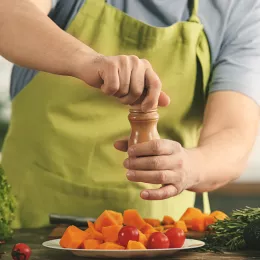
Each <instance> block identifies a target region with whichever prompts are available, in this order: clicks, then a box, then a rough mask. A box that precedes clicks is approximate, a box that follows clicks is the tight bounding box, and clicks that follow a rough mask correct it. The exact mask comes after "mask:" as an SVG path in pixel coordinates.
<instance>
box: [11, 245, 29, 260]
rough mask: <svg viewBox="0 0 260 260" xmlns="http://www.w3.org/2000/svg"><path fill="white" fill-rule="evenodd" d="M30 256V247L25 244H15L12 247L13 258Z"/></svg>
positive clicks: (17, 259) (26, 259)
mask: <svg viewBox="0 0 260 260" xmlns="http://www.w3.org/2000/svg"><path fill="white" fill-rule="evenodd" d="M30 256H31V248H30V247H29V246H27V245H26V244H22V243H19V244H16V245H15V246H14V247H13V249H12V258H13V260H28V259H29V258H30Z"/></svg>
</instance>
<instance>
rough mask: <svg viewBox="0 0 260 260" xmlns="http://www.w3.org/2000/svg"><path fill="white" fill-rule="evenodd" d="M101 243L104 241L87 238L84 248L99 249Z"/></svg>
mask: <svg viewBox="0 0 260 260" xmlns="http://www.w3.org/2000/svg"><path fill="white" fill-rule="evenodd" d="M100 244H102V241H100V240H96V239H87V240H85V241H84V242H83V246H82V248H83V249H99V246H100Z"/></svg>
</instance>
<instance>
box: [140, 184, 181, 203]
mask: <svg viewBox="0 0 260 260" xmlns="http://www.w3.org/2000/svg"><path fill="white" fill-rule="evenodd" d="M179 193H180V192H179V191H178V190H177V188H176V187H175V186H174V185H166V186H163V187H161V188H159V189H154V190H144V191H142V192H141V198H142V199H145V200H164V199H168V198H171V197H174V196H176V195H178V194H179Z"/></svg>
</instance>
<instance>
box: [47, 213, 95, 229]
mask: <svg viewBox="0 0 260 260" xmlns="http://www.w3.org/2000/svg"><path fill="white" fill-rule="evenodd" d="M88 221H91V222H93V223H94V222H95V221H96V219H95V218H91V217H77V216H68V215H60V214H49V222H50V224H52V225H59V224H67V225H74V226H76V227H87V226H88Z"/></svg>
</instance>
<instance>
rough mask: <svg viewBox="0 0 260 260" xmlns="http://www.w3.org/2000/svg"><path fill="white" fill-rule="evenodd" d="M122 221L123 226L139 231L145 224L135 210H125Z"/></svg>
mask: <svg viewBox="0 0 260 260" xmlns="http://www.w3.org/2000/svg"><path fill="white" fill-rule="evenodd" d="M123 219H124V224H125V225H126V226H133V227H136V228H138V229H140V230H141V229H142V227H143V226H145V224H146V223H145V221H144V220H143V218H142V217H141V216H140V215H139V213H138V212H137V210H135V209H128V210H125V211H124V216H123Z"/></svg>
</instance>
